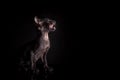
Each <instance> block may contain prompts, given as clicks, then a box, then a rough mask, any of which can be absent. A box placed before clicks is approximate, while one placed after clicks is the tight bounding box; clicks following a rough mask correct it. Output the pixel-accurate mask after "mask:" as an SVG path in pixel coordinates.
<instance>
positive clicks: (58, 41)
mask: <svg viewBox="0 0 120 80" xmlns="http://www.w3.org/2000/svg"><path fill="white" fill-rule="evenodd" d="M58 3H59V2H57V3H56V4H54V3H52V4H50V3H49V2H48V3H46V5H44V4H43V2H38V3H37V2H36V3H35V4H34V3H33V4H24V5H20V4H19V5H18V4H15V5H14V6H8V7H6V8H5V9H3V11H2V13H3V14H2V15H1V20H2V23H3V27H2V29H1V31H3V32H1V33H2V37H3V38H2V39H1V40H2V48H3V49H2V51H3V52H2V54H3V55H2V57H3V59H2V64H3V68H5V69H4V71H5V75H7V76H8V75H10V74H11V75H12V76H10V78H13V77H14V68H15V66H14V61H15V57H16V56H17V53H15V51H16V50H17V49H18V48H20V47H21V46H23V45H24V44H26V43H28V42H30V41H32V40H33V39H35V37H36V31H35V26H34V25H33V23H34V21H33V20H34V19H33V18H34V16H38V17H40V18H41V17H49V18H51V19H54V20H56V22H57V26H56V27H57V30H56V31H55V32H53V33H50V40H51V49H50V51H49V53H48V56H47V58H48V63H49V65H52V66H55V70H56V73H55V74H54V76H56V78H55V80H58V79H68V78H77V77H78V76H79V77H80V78H81V77H82V78H83V76H87V77H85V78H88V77H94V76H93V75H96V76H99V75H97V74H96V73H97V72H99V71H100V70H101V68H99V69H98V67H99V66H100V65H99V64H98V63H99V58H100V56H101V54H100V53H101V47H100V46H99V47H98V45H100V44H102V39H101V38H100V37H101V36H100V35H101V33H99V32H100V30H101V27H100V26H101V23H102V21H101V20H100V19H101V18H102V15H103V13H102V12H101V10H100V7H99V6H97V7H95V6H96V5H94V6H93V5H90V4H89V3H83V4H78V5H79V6H78V5H74V6H73V5H72V4H66V3H59V5H58ZM98 19H99V20H98ZM3 34H4V35H3ZM77 72H79V73H77ZM12 73H13V74H12ZM90 75H92V76H90Z"/></svg>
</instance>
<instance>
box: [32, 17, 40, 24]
mask: <svg viewBox="0 0 120 80" xmlns="http://www.w3.org/2000/svg"><path fill="white" fill-rule="evenodd" d="M34 21H35V23H36V24H39V22H40V21H41V20H40V19H39V18H38V17H37V16H35V17H34Z"/></svg>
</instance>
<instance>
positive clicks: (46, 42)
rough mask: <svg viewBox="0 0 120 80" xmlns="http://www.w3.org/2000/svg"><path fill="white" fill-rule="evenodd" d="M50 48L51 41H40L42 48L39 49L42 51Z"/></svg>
mask: <svg viewBox="0 0 120 80" xmlns="http://www.w3.org/2000/svg"><path fill="white" fill-rule="evenodd" d="M49 47H50V41H49V39H47V40H46V39H41V40H40V46H39V48H40V49H46V48H49Z"/></svg>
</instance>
